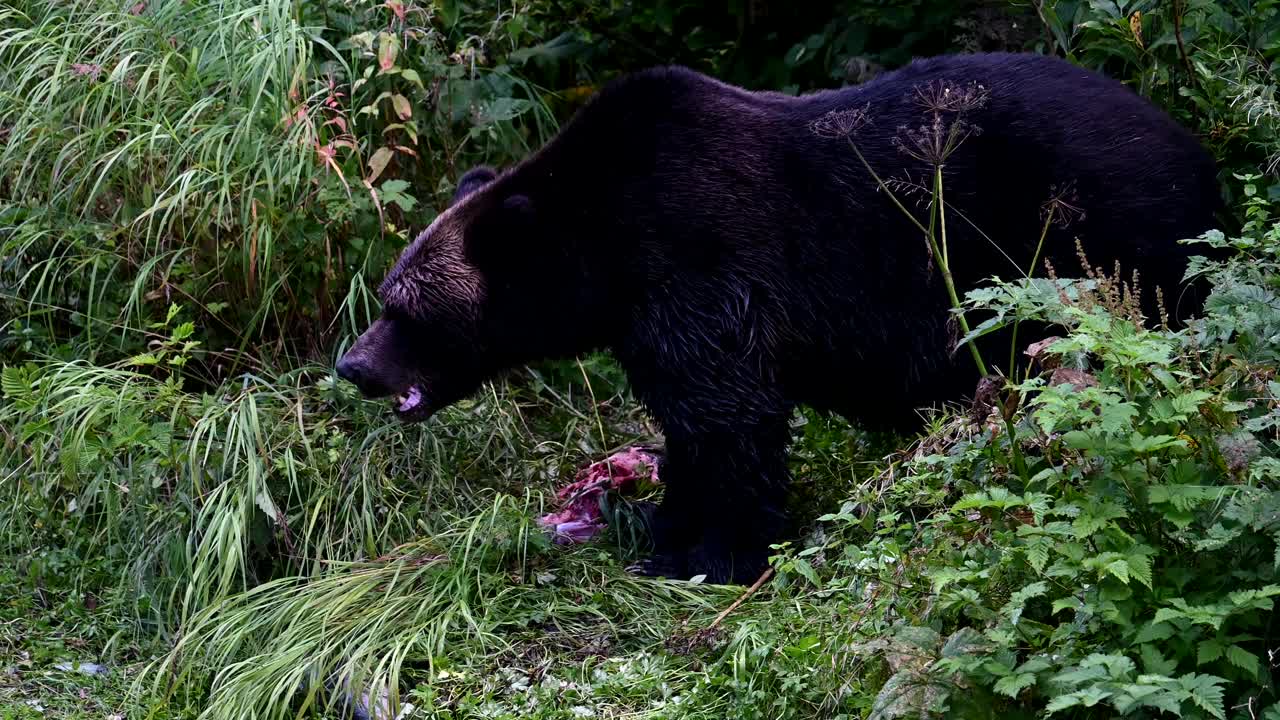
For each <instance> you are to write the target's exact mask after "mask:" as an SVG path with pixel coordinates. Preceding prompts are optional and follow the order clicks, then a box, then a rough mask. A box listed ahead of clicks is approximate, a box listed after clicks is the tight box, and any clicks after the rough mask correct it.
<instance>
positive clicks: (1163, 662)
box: [1138, 626, 1178, 675]
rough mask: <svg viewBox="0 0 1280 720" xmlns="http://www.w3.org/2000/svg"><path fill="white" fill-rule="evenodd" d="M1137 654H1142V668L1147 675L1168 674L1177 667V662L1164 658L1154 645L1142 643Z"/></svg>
mask: <svg viewBox="0 0 1280 720" xmlns="http://www.w3.org/2000/svg"><path fill="white" fill-rule="evenodd" d="M1166 627H1167V626H1166ZM1138 654H1139V655H1141V656H1142V670H1143V672H1144V673H1145V674H1147V675H1168V674H1169V673H1172V672H1173V671H1174V670H1176V669H1177V668H1178V662H1177V661H1176V660H1169V659H1167V658H1165V656H1164V655H1163V654H1162V653H1161V652H1160V650H1159V649H1158V648H1157V647H1156V646H1155V645H1143V646H1142V647H1141V648H1139V649H1138Z"/></svg>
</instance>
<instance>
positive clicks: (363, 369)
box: [337, 353, 392, 398]
mask: <svg viewBox="0 0 1280 720" xmlns="http://www.w3.org/2000/svg"><path fill="white" fill-rule="evenodd" d="M337 371H338V377H340V378H342V379H343V380H346V381H347V382H350V383H351V384H353V385H355V386H356V387H357V388H359V389H360V392H361V393H363V394H364V396H365V397H367V398H378V397H386V396H387V395H390V394H391V392H392V390H391V388H390V387H388V386H387V385H386V383H384V382H383V381H382V380H381V379H380V378H378V376H377V375H376V374H375V373H373V372H371V368H370V367H369V362H368V360H367V359H366V358H365V357H363V355H362V354H356V353H347V354H346V355H343V356H342V359H340V360H338V365H337Z"/></svg>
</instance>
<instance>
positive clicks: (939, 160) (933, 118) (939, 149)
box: [893, 80, 988, 167]
mask: <svg viewBox="0 0 1280 720" xmlns="http://www.w3.org/2000/svg"><path fill="white" fill-rule="evenodd" d="M915 93H916V103H917V104H918V105H920V106H921V107H922V108H924V110H925V113H926V116H927V118H928V121H927V122H925V123H924V124H922V125H920V126H919V127H915V128H910V127H907V126H906V125H903V126H901V127H899V128H898V135H897V137H895V138H894V139H893V144H894V145H895V146H896V147H897V148H898V149H899V150H901V151H902V152H903V153H905V154H907V155H910V156H911V157H913V158H915V159H917V160H920V161H922V162H926V163H929V164H930V165H933V166H934V167H941V166H942V165H944V164H946V161H947V158H948V157H950V156H951V153H953V152H955V151H956V148H958V147H960V145H961V143H963V142H964V141H965V140H967V139H969V138H970V137H973V136H974V135H978V134H980V133H981V132H982V129H981V128H980V127H978V126H977V125H974V124H973V123H971V122H969V120H968V119H967V118H966V117H965V115H966V114H967V113H970V112H972V111H974V110H980V109H982V108H983V107H985V106H986V104H987V97H988V93H987V90H986V88H985V87H983V86H982V85H981V84H979V83H969V84H968V85H957V84H955V83H952V82H950V81H946V80H939V81H935V82H930V83H925V84H924V85H919V86H917V87H916V88H915Z"/></svg>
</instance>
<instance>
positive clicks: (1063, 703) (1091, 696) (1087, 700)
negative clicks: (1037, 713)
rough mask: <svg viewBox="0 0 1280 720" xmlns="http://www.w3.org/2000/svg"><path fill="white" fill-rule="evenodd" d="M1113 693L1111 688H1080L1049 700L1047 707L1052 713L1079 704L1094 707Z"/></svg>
mask: <svg viewBox="0 0 1280 720" xmlns="http://www.w3.org/2000/svg"><path fill="white" fill-rule="evenodd" d="M1111 695H1112V693H1111V691H1109V690H1103V689H1101V688H1097V687H1091V688H1087V689H1085V690H1080V691H1078V692H1073V693H1068V694H1066V695H1059V696H1058V697H1056V698H1054V699H1053V700H1051V701H1050V702H1049V705H1048V707H1047V708H1046V709H1047V710H1048V711H1049V712H1050V714H1052V713H1055V712H1058V711H1059V710H1066V709H1067V708H1072V707H1077V706H1084V707H1093V706H1094V705H1097V704H1098V703H1100V702H1102V701H1103V700H1106V699H1107V698H1109V697H1111Z"/></svg>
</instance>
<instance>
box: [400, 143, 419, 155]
mask: <svg viewBox="0 0 1280 720" xmlns="http://www.w3.org/2000/svg"><path fill="white" fill-rule="evenodd" d="M396 150H398V151H400V152H402V153H405V154H407V155H412V156H414V157H418V151H417V150H414V149H413V148H411V147H405V146H404V145H397V146H396Z"/></svg>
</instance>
